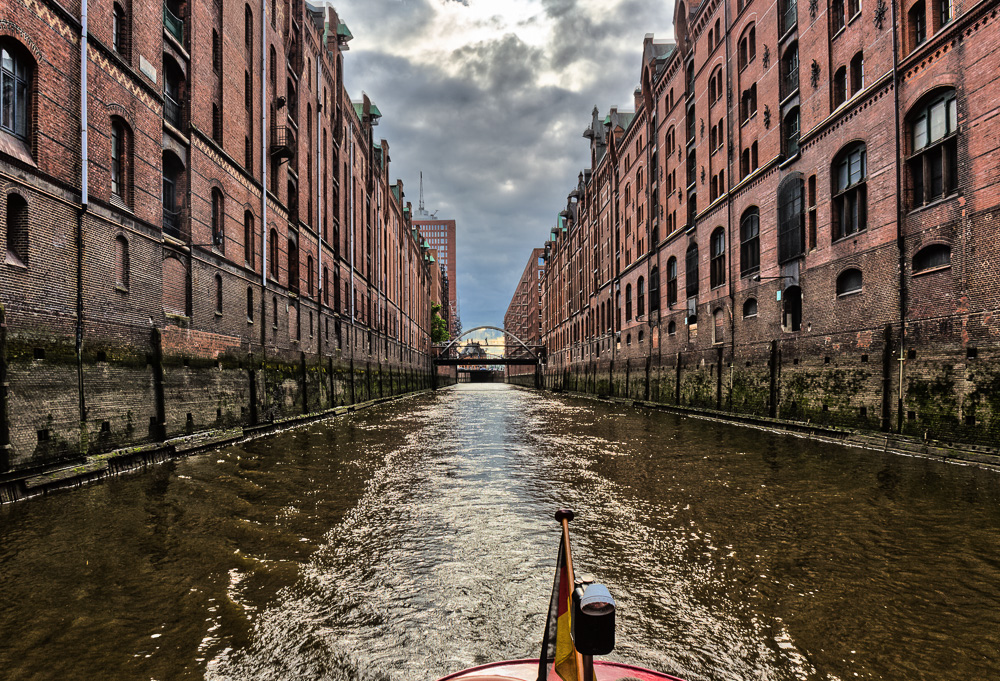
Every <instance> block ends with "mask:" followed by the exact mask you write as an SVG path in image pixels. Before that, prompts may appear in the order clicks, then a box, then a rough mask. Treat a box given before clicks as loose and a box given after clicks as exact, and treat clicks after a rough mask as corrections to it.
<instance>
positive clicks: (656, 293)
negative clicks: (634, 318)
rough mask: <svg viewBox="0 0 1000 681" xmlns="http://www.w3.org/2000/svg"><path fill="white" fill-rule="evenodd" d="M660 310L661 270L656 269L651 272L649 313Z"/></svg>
mask: <svg viewBox="0 0 1000 681" xmlns="http://www.w3.org/2000/svg"><path fill="white" fill-rule="evenodd" d="M659 309H660V268H659V267H654V268H653V269H652V270H650V272H649V311H650V312H656V311H657V310H659Z"/></svg>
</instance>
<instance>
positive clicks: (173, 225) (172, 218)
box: [163, 206, 184, 241]
mask: <svg viewBox="0 0 1000 681" xmlns="http://www.w3.org/2000/svg"><path fill="white" fill-rule="evenodd" d="M181 217H182V216H181V211H179V210H170V209H169V208H167V207H166V206H164V207H163V234H164V235H166V236H169V237H173V238H174V239H177V240H178V241H184V234H183V232H181Z"/></svg>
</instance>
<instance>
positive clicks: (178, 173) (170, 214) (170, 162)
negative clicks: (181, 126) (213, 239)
mask: <svg viewBox="0 0 1000 681" xmlns="http://www.w3.org/2000/svg"><path fill="white" fill-rule="evenodd" d="M183 172H184V164H183V163H181V160H180V159H179V158H177V156H176V154H174V153H173V152H172V151H164V152H163V194H162V196H163V233H164V234H166V235H168V236H171V237H173V238H175V239H181V240H183V238H184V234H183V232H182V227H183V224H182V220H181V209H182V208H183V205H182V199H183V196H184V192H183V191H182V190H181V189H180V187H179V185H181V184H182V182H181V180H182V174H183Z"/></svg>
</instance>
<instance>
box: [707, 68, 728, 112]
mask: <svg viewBox="0 0 1000 681" xmlns="http://www.w3.org/2000/svg"><path fill="white" fill-rule="evenodd" d="M723 91H724V90H723V87H722V67H721V66H719V67H717V68H716V69H715V71H713V72H712V77H711V78H710V79H709V81H708V101H709V103H710V104H715V103H716V102H717V101H719V98H720V97H722V93H723Z"/></svg>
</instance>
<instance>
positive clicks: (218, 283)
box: [215, 274, 222, 314]
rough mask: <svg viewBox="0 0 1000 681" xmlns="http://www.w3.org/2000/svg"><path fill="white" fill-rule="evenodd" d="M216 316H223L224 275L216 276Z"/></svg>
mask: <svg viewBox="0 0 1000 681" xmlns="http://www.w3.org/2000/svg"><path fill="white" fill-rule="evenodd" d="M215 314H222V275H221V274H216V275H215Z"/></svg>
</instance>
